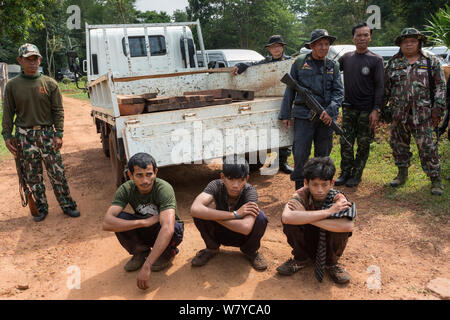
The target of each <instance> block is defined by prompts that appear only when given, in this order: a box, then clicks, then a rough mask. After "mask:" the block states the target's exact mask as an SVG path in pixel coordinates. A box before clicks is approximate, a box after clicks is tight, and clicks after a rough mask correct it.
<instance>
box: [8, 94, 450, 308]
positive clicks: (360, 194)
mask: <svg viewBox="0 0 450 320" xmlns="http://www.w3.org/2000/svg"><path fill="white" fill-rule="evenodd" d="M64 106H65V110H66V122H65V128H66V129H65V137H64V146H63V148H62V153H63V159H64V164H65V167H66V173H67V178H68V181H69V185H70V188H71V193H72V195H73V197H74V199H75V200H76V201H77V203H78V205H79V209H80V211H81V217H80V218H77V219H73V218H69V217H67V216H65V215H64V214H62V211H61V209H60V208H59V206H58V204H57V202H56V199H55V197H54V195H53V192H52V190H51V186H50V184H49V182H48V179H47V178H46V186H47V197H48V201H49V206H50V208H49V215H48V217H47V218H46V219H45V220H44V221H43V222H41V223H35V222H34V221H33V220H32V218H31V216H30V215H29V212H28V209H27V208H22V207H21V204H20V198H19V195H18V181H17V176H16V172H15V164H14V161H13V160H12V157H11V158H8V159H6V160H4V161H3V162H1V165H0V176H1V177H2V179H1V182H0V194H1V195H2V196H1V198H2V201H1V202H2V206H1V207H0V221H1V223H0V238H1V239H2V246H1V247H0V274H2V277H0V299H438V298H437V297H436V296H434V295H433V294H432V293H430V292H428V291H427V290H426V284H427V283H428V281H430V280H432V279H434V278H436V277H444V278H445V277H447V278H448V277H449V274H450V264H449V243H450V241H449V240H450V232H449V231H450V230H449V226H448V223H445V222H446V221H443V219H439V217H432V216H429V215H421V210H420V208H417V207H413V206H411V205H409V204H407V203H406V204H405V203H396V202H394V201H388V200H386V199H383V198H381V197H380V194H382V193H381V192H380V190H377V189H373V188H371V187H370V186H368V185H367V184H365V183H364V182H363V183H362V184H361V185H360V186H359V187H358V188H357V189H356V190H352V189H346V188H343V189H344V192H346V194H347V196H348V197H349V198H350V199H351V200H352V201H354V202H356V204H357V208H358V214H359V216H358V219H357V221H356V227H355V230H354V232H353V236H352V237H351V238H350V239H349V242H348V245H347V248H346V250H345V252H344V255H343V257H342V259H341V262H342V263H343V265H344V266H345V267H346V269H347V270H348V271H349V272H350V273H351V274H352V276H353V278H352V281H351V283H350V284H348V285H346V286H339V285H335V284H334V283H333V282H332V281H331V280H330V278H329V277H326V278H325V279H324V282H323V283H321V284H319V283H318V282H317V281H316V280H315V278H314V275H313V269H312V267H308V268H306V269H304V270H301V271H300V272H298V273H296V274H295V275H293V276H291V277H281V276H278V275H277V272H276V270H275V269H276V267H277V266H278V265H279V264H281V263H283V262H284V261H285V260H286V259H287V258H289V257H290V248H289V246H288V244H287V241H286V238H285V236H284V234H283V232H282V226H281V222H280V213H281V210H282V208H283V206H284V204H285V203H286V201H287V200H288V199H289V198H290V195H291V194H292V192H293V190H294V186H293V183H292V182H291V181H290V180H289V176H288V175H285V174H282V173H279V174H277V175H275V176H261V175H259V174H254V175H252V176H251V178H250V182H251V183H252V184H253V185H254V186H255V187H256V188H257V190H258V193H259V199H260V207H261V208H262V209H263V210H264V211H265V213H266V215H267V216H268V218H269V225H268V228H267V231H266V234H265V235H264V237H263V239H262V246H261V252H262V253H263V254H264V255H265V257H266V259H267V260H268V263H269V268H268V269H267V270H266V271H264V272H257V271H255V270H253V268H252V267H251V266H250V265H249V263H248V261H247V260H245V259H244V257H243V256H242V255H241V254H240V253H239V250H238V249H235V248H230V247H225V248H223V250H222V253H221V254H220V255H218V256H217V257H215V258H214V259H213V260H211V261H210V262H209V263H208V264H207V265H206V266H204V267H201V268H195V269H194V268H191V264H190V262H191V259H192V258H193V256H194V255H195V253H196V252H197V251H198V250H199V249H202V248H204V243H203V241H202V239H201V237H200V234H199V232H198V231H197V229H196V228H195V226H194V224H193V222H192V219H191V217H190V215H189V207H190V205H191V203H192V201H193V200H194V198H195V196H196V195H197V194H198V193H200V192H201V191H202V190H203V188H204V187H205V186H206V184H207V183H208V182H209V181H210V180H212V179H215V178H216V177H218V174H219V171H218V170H217V168H214V167H212V166H211V165H210V166H209V167H208V166H206V165H183V166H177V167H172V168H161V169H160V171H159V177H161V178H163V179H166V180H167V181H169V182H170V183H171V184H172V185H173V187H174V189H175V192H176V196H177V203H178V208H179V214H180V216H181V218H182V219H183V220H184V221H185V234H184V240H183V242H182V244H181V245H180V247H179V248H180V253H179V254H178V255H177V257H176V258H175V260H174V264H173V266H172V267H170V268H169V269H167V270H165V271H163V272H159V273H152V274H151V279H150V281H151V282H150V289H148V290H147V291H141V290H140V289H138V288H137V287H136V276H137V272H133V273H127V272H125V271H124V270H123V266H124V264H125V263H126V261H127V260H128V259H129V255H128V253H127V252H126V251H125V250H124V249H123V248H122V247H121V246H120V244H119V243H118V241H117V239H116V237H115V235H114V234H113V233H109V232H105V231H102V229H101V222H102V219H103V216H104V214H105V212H106V210H107V208H108V207H109V205H110V203H111V200H112V198H113V196H114V193H115V189H116V188H115V186H114V184H113V181H112V177H111V174H110V164H109V159H108V158H106V157H105V156H104V154H103V152H102V150H101V144H100V138H99V135H98V134H97V133H96V130H95V126H94V124H93V121H92V118H91V117H90V107H89V103H88V102H80V101H79V100H74V99H70V98H67V97H65V98H64ZM71 266H77V267H78V268H79V270H80V276H81V288H80V289H69V288H68V285H67V284H68V283H69V284H70V283H73V282H70V281H71V279H72V278H73V276H74V274H73V273H71V270H72V269H70V267H71ZM371 266H372V267H371ZM374 266H375V267H374ZM376 269H377V270H379V272H380V273H379V274H380V280H381V283H380V286H379V289H370V287H371V286H369V285H368V284H367V283H368V282H371V281H372V280H373V278H374V275H373V274H371V273H370V272H371V271H370V270H376ZM372 283H373V282H372ZM19 287H20V288H22V290H21V289H19ZM372 287H373V286H372Z"/></svg>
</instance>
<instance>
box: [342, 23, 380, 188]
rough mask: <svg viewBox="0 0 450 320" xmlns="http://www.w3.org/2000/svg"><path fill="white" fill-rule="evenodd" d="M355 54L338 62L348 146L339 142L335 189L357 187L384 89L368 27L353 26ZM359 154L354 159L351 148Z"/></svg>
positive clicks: (372, 136) (345, 135) (345, 134)
mask: <svg viewBox="0 0 450 320" xmlns="http://www.w3.org/2000/svg"><path fill="white" fill-rule="evenodd" d="M352 35H353V43H354V44H355V46H356V50H355V51H352V52H347V53H346V54H344V55H343V56H342V57H341V58H340V59H339V66H340V69H341V70H342V71H344V89H345V99H344V103H343V104H342V114H343V116H342V129H343V130H344V137H345V138H346V139H347V140H348V141H350V143H351V144H352V146H351V147H350V146H348V145H347V144H346V143H345V141H344V140H343V138H341V175H340V176H339V177H338V179H337V180H336V182H335V185H336V186H341V185H344V184H345V185H346V186H347V187H356V186H357V185H358V184H359V183H360V182H361V176H362V173H363V170H364V167H365V165H366V162H367V159H368V158H369V152H370V144H371V143H372V141H373V138H374V129H375V126H376V125H377V123H378V120H379V112H380V106H381V101H382V99H383V89H384V68H383V58H382V57H381V56H379V55H377V54H375V53H373V52H371V51H369V50H368V46H369V43H370V41H371V40H372V30H371V29H370V28H369V27H368V26H367V23H365V22H362V23H358V24H356V25H355V26H354V27H353V29H352ZM356 141H357V143H358V150H357V152H356V155H354V151H353V145H354V144H355V142H356Z"/></svg>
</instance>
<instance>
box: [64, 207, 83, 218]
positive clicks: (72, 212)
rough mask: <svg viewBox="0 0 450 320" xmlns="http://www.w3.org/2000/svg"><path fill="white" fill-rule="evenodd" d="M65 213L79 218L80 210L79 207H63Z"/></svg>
mask: <svg viewBox="0 0 450 320" xmlns="http://www.w3.org/2000/svg"><path fill="white" fill-rule="evenodd" d="M63 212H64V214H67V215H68V216H69V217H72V218H77V217H79V216H80V211H78V210H77V209H72V208H66V209H63Z"/></svg>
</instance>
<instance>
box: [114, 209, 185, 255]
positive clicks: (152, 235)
mask: <svg viewBox="0 0 450 320" xmlns="http://www.w3.org/2000/svg"><path fill="white" fill-rule="evenodd" d="M117 218H120V219H124V220H138V219H143V217H142V216H140V215H137V214H130V213H128V212H125V211H122V212H121V213H120V214H119V215H118V216H117ZM159 230H161V225H160V224H159V222H158V223H156V224H154V225H152V226H151V227H147V228H138V229H133V230H129V231H124V232H116V236H117V239H118V240H119V242H120V244H121V245H122V247H124V248H125V250H127V251H128V252H129V253H130V254H131V255H135V254H137V253H141V252H145V251H149V250H150V249H151V248H152V247H153V245H154V244H155V241H156V238H157V237H158V234H159ZM183 233H184V225H183V223H182V222H178V221H175V230H174V233H173V236H172V239H171V240H170V243H169V245H168V246H167V248H166V250H164V252H163V253H162V254H161V256H164V257H166V258H167V259H169V258H170V257H172V256H173V255H175V254H177V253H178V248H177V246H178V245H179V244H180V243H181V241H182V240H183Z"/></svg>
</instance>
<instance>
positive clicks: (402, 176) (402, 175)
mask: <svg viewBox="0 0 450 320" xmlns="http://www.w3.org/2000/svg"><path fill="white" fill-rule="evenodd" d="M406 180H408V168H407V167H399V168H398V175H397V176H396V177H395V178H394V180H392V181H391V182H389V184H390V185H391V187H393V188H397V187H399V186H401V185H404V184H405V182H406Z"/></svg>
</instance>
